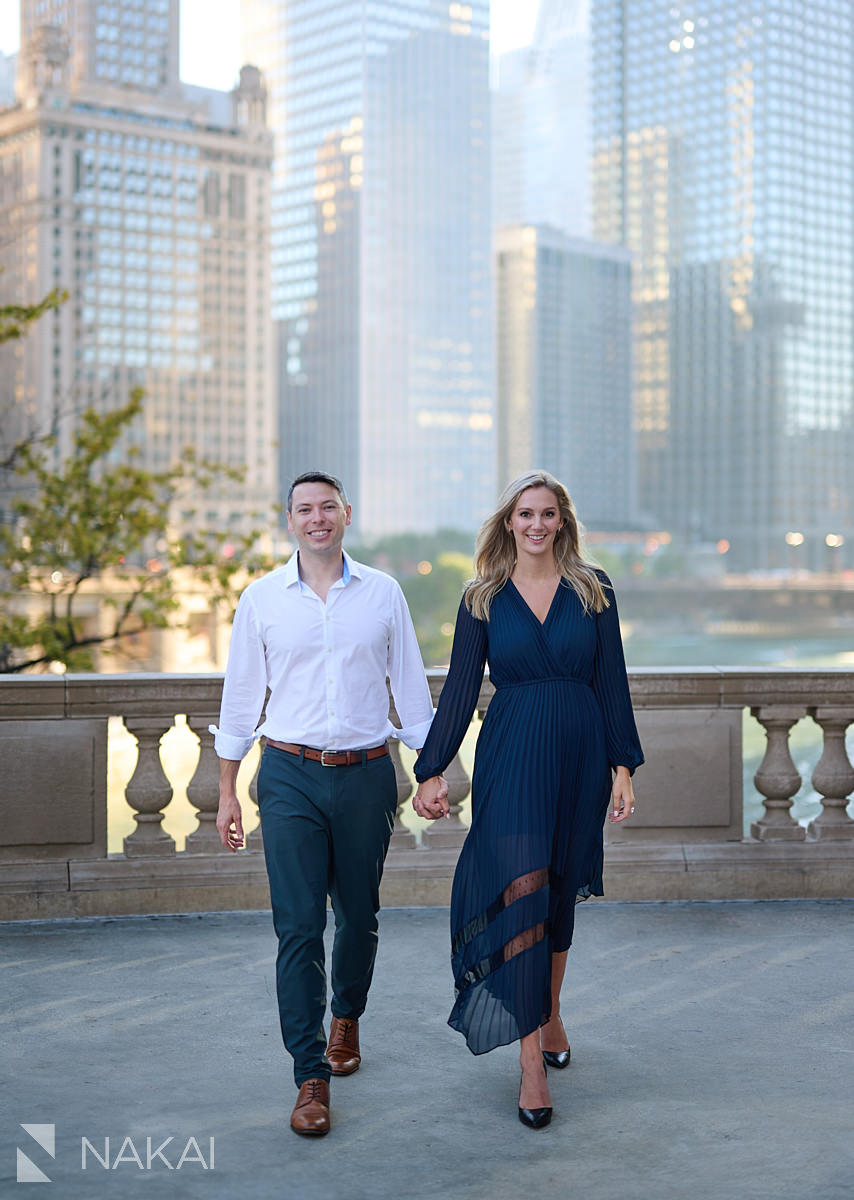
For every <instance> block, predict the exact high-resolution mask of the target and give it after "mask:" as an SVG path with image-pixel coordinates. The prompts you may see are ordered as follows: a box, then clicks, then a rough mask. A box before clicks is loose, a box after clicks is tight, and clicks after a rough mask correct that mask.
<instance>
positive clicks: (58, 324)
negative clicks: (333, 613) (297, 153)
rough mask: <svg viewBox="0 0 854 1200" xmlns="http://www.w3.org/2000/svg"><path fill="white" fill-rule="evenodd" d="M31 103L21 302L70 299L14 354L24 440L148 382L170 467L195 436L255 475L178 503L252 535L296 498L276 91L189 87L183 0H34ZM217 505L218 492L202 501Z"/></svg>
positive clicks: (9, 412)
mask: <svg viewBox="0 0 854 1200" xmlns="http://www.w3.org/2000/svg"><path fill="white" fill-rule="evenodd" d="M21 14H22V21H21V28H22V44H21V52H20V54H19V56H18V80H17V96H18V102H17V103H16V104H15V105H14V106H13V107H11V108H8V109H7V110H5V111H4V112H1V113H0V220H2V222H3V226H4V230H5V234H4V238H3V240H2V246H0V265H2V266H3V267H4V268H5V270H4V273H3V275H2V277H0V279H2V284H0V286H2V290H3V296H4V298H5V299H6V300H7V302H9V303H13V302H14V303H34V302H35V301H36V300H38V299H40V298H41V297H42V296H44V295H45V294H46V293H47V292H48V291H49V290H50V289H51V288H53V287H54V286H56V287H62V288H66V289H67V290H68V292H69V299H68V301H67V303H66V304H64V305H63V306H62V307H61V308H60V309H59V310H58V312H56V313H55V314H49V315H47V316H45V317H43V318H42V320H41V321H39V322H38V323H37V324H36V326H35V327H34V328H33V331H32V332H31V333H30V334H29V336H28V337H26V338H24V339H22V340H21V341H20V342H18V343H10V344H8V345H7V346H5V347H3V348H2V359H1V360H0V361H2V378H1V379H0V414H2V419H3V422H4V436H5V435H7V434H8V431H9V429H10V428H12V429H13V430H14V432H15V433H16V434H17V435H19V436H26V435H27V434H28V433H31V432H33V431H37V432H43V431H44V430H46V429H50V428H51V426H52V425H53V424H54V423H57V424H58V431H59V443H58V446H57V451H56V452H57V455H61V454H64V453H65V452H66V451H67V449H68V447H69V443H70V437H71V433H72V430H73V427H74V422H75V418H76V414H77V413H79V412H80V411H82V410H83V409H84V408H85V407H87V406H88V405H90V404H94V405H96V406H98V407H101V408H109V407H117V406H118V405H120V404H122V403H124V402H125V401H126V400H127V397H128V395H129V392H130V390H131V389H132V388H133V387H136V386H140V387H142V388H143V389H144V392H145V400H144V411H143V415H142V418H141V419H140V420H138V421H137V422H136V423H135V424H134V426H133V427H132V429H131V430H130V431H129V433H128V435H127V438H126V440H125V443H124V445H123V447H122V448H121V450H119V451H117V453H119V454H124V453H126V452H127V450H128V448H129V447H130V445H131V444H133V445H134V446H135V448H136V450H137V451H138V452H139V455H140V458H139V461H140V462H141V463H142V464H143V465H144V466H146V467H148V468H150V469H154V470H162V469H164V468H165V467H167V466H168V465H170V464H171V463H172V462H174V461H175V459H176V458H177V457H178V456H179V455H180V453H181V452H182V450H183V449H184V447H186V446H192V447H194V448H195V450H196V451H197V452H198V454H199V455H200V456H201V457H204V458H207V459H209V460H216V461H219V462H223V463H227V464H228V465H229V466H233V467H239V468H244V469H245V471H246V475H245V480H244V482H242V483H237V482H234V481H229V482H228V483H227V484H223V485H222V486H221V487H220V488H218V489H217V490H212V491H211V492H209V493H205V494H204V496H203V497H201V498H200V497H196V498H195V501H196V504H195V507H198V509H199V511H198V513H194V512H192V511H191V508H192V507H193V505H192V502H191V501H190V500H188V502H187V505H186V506H184V507H182V509H181V510H180V511H177V512H176V513H175V519H176V522H177V523H178V524H179V525H180V524H183V525H185V526H190V525H192V526H194V527H195V526H196V525H197V524H200V525H202V526H207V527H210V526H216V527H218V528H220V529H223V530H234V531H235V532H241V531H246V530H249V529H252V528H254V527H255V526H256V525H257V520H256V518H255V516H254V515H253V514H254V513H255V512H256V510H267V511H268V512H269V507H270V505H271V504H272V502H273V501H274V500H275V499H276V494H277V475H276V468H277V462H276V458H275V453H274V441H275V429H274V390H273V331H272V322H271V319H270V265H269V255H270V243H269V236H270V194H271V167H272V138H271V134H270V132H269V129H268V128H267V125H266V118H265V93H264V86H263V82H262V80H261V77H260V75H259V73H258V71H257V70H256V69H255V68H252V67H244V68H243V70H242V71H241V77H240V83H239V84H238V86H237V87H236V88H235V89H234V90H233V91H232V92H231V93H222V92H207V91H205V90H203V89H184V88H182V87H181V85H180V82H179V79H178V4H177V0H146V2H145V3H143V2H142V0H112V2H105V0H75V2H74V3H71V2H70V0H24V3H23V4H22V6H21ZM200 500H201V503H199V501H200Z"/></svg>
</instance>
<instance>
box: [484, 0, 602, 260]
mask: <svg viewBox="0 0 854 1200" xmlns="http://www.w3.org/2000/svg"><path fill="white" fill-rule="evenodd" d="M587 9H588V5H587V2H586V0H540V8H539V13H538V15H537V26H536V30H535V32H534V39H533V41H532V43H531V45H530V46H523V47H522V48H521V49H518V50H510V51H508V52H507V53H506V54H502V55H501V57H500V58H499V59H498V62H497V70H496V80H495V87H494V89H493V93H492V177H493V187H492V193H493V220H494V223H495V225H496V227H497V228H500V227H501V226H504V225H519V224H531V225H551V226H552V227H553V228H555V229H560V230H562V231H563V232H564V233H568V234H570V235H572V236H573V237H585V238H589V237H590V235H591V231H592V227H593V226H592V215H591V200H590V38H589V32H588V27H587Z"/></svg>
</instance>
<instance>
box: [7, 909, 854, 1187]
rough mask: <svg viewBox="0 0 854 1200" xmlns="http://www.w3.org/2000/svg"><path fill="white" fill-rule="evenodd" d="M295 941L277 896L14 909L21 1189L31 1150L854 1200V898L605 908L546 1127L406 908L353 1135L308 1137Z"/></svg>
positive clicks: (373, 1029)
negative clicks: (109, 910)
mask: <svg viewBox="0 0 854 1200" xmlns="http://www.w3.org/2000/svg"><path fill="white" fill-rule="evenodd" d="M273 951H274V940H273V933H272V928H271V923H270V918H269V915H268V914H266V913H225V914H206V915H203V916H174V917H138V918H133V917H131V918H121V919H114V920H107V919H92V920H81V921H57V922H36V923H28V924H13V925H5V926H0V979H2V982H3V988H2V996H3V1003H2V1008H0V1049H2V1074H3V1077H4V1083H3V1088H2V1097H3V1114H4V1115H3V1121H2V1138H3V1145H2V1146H1V1147H0V1194H2V1195H3V1196H4V1197H7V1196H9V1197H11V1196H17V1195H18V1193H19V1190H20V1189H19V1188H18V1186H17V1184H16V1147H17V1148H18V1149H19V1150H20V1151H23V1153H24V1154H25V1155H26V1156H27V1158H28V1159H29V1160H30V1162H31V1163H32V1164H33V1166H34V1167H36V1168H38V1169H40V1170H41V1171H42V1172H44V1173H45V1174H46V1175H47V1176H48V1178H50V1179H51V1180H53V1181H54V1182H55V1183H56V1184H57V1186H55V1187H54V1189H53V1191H52V1192H51V1191H49V1190H47V1191H46V1192H45V1194H46V1195H48V1196H50V1195H55V1196H57V1197H62V1198H63V1200H78V1198H85V1200H97V1198H98V1197H101V1196H104V1197H122V1198H123V1197H134V1196H137V1195H144V1196H146V1197H157V1198H160V1197H179V1198H183V1197H188V1198H194V1200H195V1198H196V1197H198V1198H199V1200H244V1198H245V1200H267V1198H268V1197H275V1198H276V1200H291V1198H294V1200H296V1198H300V1200H315V1198H318V1200H319V1198H325V1200H386V1198H388V1200H410V1198H412V1200H427V1198H433V1197H435V1198H437V1200H438V1198H440V1197H441V1198H443V1200H458V1198H459V1200H463V1198H465V1200H504V1198H507V1200H539V1198H540V1197H556V1198H563V1197H572V1198H573V1200H576V1198H577V1200H670V1198H672V1200H701V1198H702V1200H766V1198H767V1200H843V1197H844V1198H846V1200H850V1197H851V1196H852V1194H854V901H850V900H849V901H833V900H824V901H822V900H809V901H777V902H773V901H771V902H731V903H729V902H721V903H687V902H682V903H667V904H665V903H661V904H607V903H603V902H594V903H590V904H587V905H583V906H582V907H581V908H580V910H579V913H578V923H577V930H576V946H575V948H574V949H573V951H572V953H571V955H570V966H569V970H568V972H567V980H566V984H565V988H564V994H563V1012H564V1016H565V1020H566V1024H567V1028H568V1030H569V1034H570V1040H571V1042H572V1047H573V1061H572V1065H571V1067H570V1068H569V1070H568V1071H565V1072H563V1073H560V1072H553V1073H551V1074H550V1077H549V1079H550V1083H551V1086H552V1096H553V1101H554V1105H555V1118H554V1121H553V1123H552V1125H551V1127H550V1128H549V1129H546V1130H544V1131H538V1132H534V1131H531V1130H528V1129H524V1128H523V1127H522V1126H521V1125H520V1124H519V1122H518V1120H517V1119H516V1100H517V1086H518V1069H517V1065H516V1064H517V1057H516V1051H515V1049H514V1048H513V1047H506V1048H504V1049H501V1050H497V1051H495V1052H494V1053H493V1054H489V1055H484V1056H482V1057H480V1058H473V1057H472V1056H471V1055H470V1054H469V1053H468V1052H467V1051H466V1049H465V1047H464V1045H463V1042H462V1039H461V1038H460V1037H459V1036H458V1035H457V1034H455V1033H453V1032H452V1031H451V1030H450V1029H449V1028H448V1027H447V1025H446V1024H445V1020H446V1017H447V1013H448V1010H449V1008H450V1003H451V985H450V977H449V970H448V947H447V911H446V910H443V909H390V910H387V911H386V912H384V914H383V917H382V930H381V941H380V955H379V960H378V964H377V972H376V977H375V982H374V987H373V992H372V997H371V1005H370V1008H369V1011H368V1013H367V1014H366V1015H365V1018H364V1020H363V1023H362V1047H363V1053H364V1056H365V1059H364V1065H363V1067H362V1069H361V1070H360V1071H359V1072H358V1074H356V1075H354V1076H352V1077H351V1078H348V1079H343V1080H338V1081H335V1083H334V1087H333V1120H334V1126H333V1130H332V1133H331V1134H330V1136H329V1137H327V1138H325V1139H320V1140H318V1141H312V1140H307V1139H300V1138H298V1137H296V1136H295V1135H294V1134H293V1133H291V1131H290V1130H289V1128H288V1125H287V1118H288V1114H289V1112H290V1109H291V1106H292V1104H293V1099H294V1095H295V1092H294V1088H293V1084H292V1079H291V1071H290V1060H288V1059H286V1057H285V1055H284V1052H283V1050H282V1047H281V1043H280V1039H279V1033H278V1026H277V1019H276V1011H275V1000H274V977H273V969H272V961H273ZM22 1124H31V1125H40V1126H51V1125H53V1126H55V1139H56V1140H55V1147H54V1149H55V1157H53V1158H52V1157H51V1156H50V1153H49V1151H50V1144H49V1130H45V1129H38V1130H34V1131H33V1132H35V1133H36V1134H37V1136H38V1140H36V1139H35V1138H34V1137H33V1136H31V1135H30V1134H28V1133H27V1132H26V1131H24V1130H23V1129H22V1128H21V1125H22ZM84 1137H85V1138H88V1139H89V1142H90V1143H91V1145H92V1146H93V1147H94V1148H95V1149H96V1150H97V1151H98V1153H99V1155H100V1156H101V1157H102V1158H105V1159H106V1161H107V1162H108V1163H109V1168H105V1167H104V1166H102V1165H101V1163H100V1162H99V1161H98V1159H97V1158H95V1157H94V1155H93V1154H92V1152H91V1151H89V1150H88V1149H87V1166H86V1169H85V1170H84V1169H82V1166H81V1146H82V1139H83V1138H84ZM169 1137H171V1138H172V1139H173V1140H172V1141H171V1142H169V1143H168V1144H167V1146H166V1147H165V1149H164V1150H163V1151H162V1158H161V1157H157V1156H156V1155H154V1157H153V1159H152V1163H151V1167H150V1169H148V1167H147V1164H146V1155H147V1149H148V1147H147V1143H146V1139H147V1138H150V1139H151V1143H150V1149H151V1152H152V1154H154V1151H156V1149H157V1147H158V1146H159V1145H161V1143H162V1142H164V1140H165V1139H167V1138H169ZM105 1138H109V1155H107V1153H106V1147H105ZM126 1138H130V1139H131V1142H127V1141H125V1139H126ZM190 1138H195V1139H196V1140H195V1142H193V1143H190V1141H189V1139H190ZM211 1138H215V1143H214V1145H215V1157H214V1165H213V1169H212V1170H211V1169H210V1139H211ZM39 1141H40V1142H41V1143H42V1144H41V1145H40V1144H39ZM182 1152H185V1161H184V1162H183V1164H182V1165H181V1166H180V1168H178V1169H176V1168H177V1165H178V1161H179V1159H180V1157H181V1154H182ZM134 1155H138V1156H139V1160H140V1162H141V1163H142V1167H140V1166H139V1165H137V1163H136V1161H135V1160H134ZM200 1157H201V1158H203V1159H204V1164H205V1165H204V1166H203V1165H202V1163H201V1162H199V1161H198V1159H199V1158H200ZM117 1158H120V1159H121V1160H122V1161H119V1162H115V1160H116V1159H117ZM164 1160H165V1161H164ZM167 1162H169V1163H171V1166H172V1169H171V1170H170V1169H169V1167H168V1166H167V1165H166V1163H167ZM206 1168H207V1169H206ZM23 1169H24V1171H25V1173H26V1172H27V1171H29V1170H30V1168H29V1167H28V1166H27V1165H26V1163H24V1164H23ZM21 1194H22V1195H27V1194H29V1193H28V1192H26V1191H24V1192H21ZM37 1194H39V1193H37Z"/></svg>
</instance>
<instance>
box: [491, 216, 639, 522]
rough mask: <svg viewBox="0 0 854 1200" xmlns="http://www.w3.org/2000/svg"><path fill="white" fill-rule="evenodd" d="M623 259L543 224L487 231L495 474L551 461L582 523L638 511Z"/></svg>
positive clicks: (548, 465) (619, 251)
mask: <svg viewBox="0 0 854 1200" xmlns="http://www.w3.org/2000/svg"><path fill="white" fill-rule="evenodd" d="M629 260H630V255H629V252H628V251H627V250H624V249H623V248H622V247H619V246H603V245H601V244H600V243H598V242H588V241H583V240H581V239H580V238H568V237H566V236H565V235H563V234H562V233H560V232H559V231H558V230H555V229H550V228H549V227H548V226H542V225H540V226H534V225H525V226H516V227H507V228H505V229H500V230H499V231H498V233H497V235H496V261H497V268H498V270H497V280H496V293H497V296H496V298H497V305H496V308H497V327H498V328H497V332H498V337H497V343H498V473H499V478H500V479H508V480H509V479H513V478H515V477H516V476H517V475H521V474H522V472H523V471H528V470H530V469H531V467H532V466H537V467H543V468H545V470H547V471H551V472H552V473H553V474H554V475H556V476H557V477H558V479H561V480H563V482H564V483H565V484H566V485H567V487H568V488H569V491H570V494H571V495H572V498H573V501H574V502H575V505H576V508H577V509H578V513H579V516H580V518H581V520H582V521H583V522H584V524H585V525H586V526H587V527H588V528H590V529H612V530H613V529H627V528H630V527H631V525H632V523H633V521H634V519H635V513H636V496H635V486H634V485H635V470H634V467H635V458H634V437H633V433H632V412H631V376H632V365H631V325H632V313H631V284H630V262H629Z"/></svg>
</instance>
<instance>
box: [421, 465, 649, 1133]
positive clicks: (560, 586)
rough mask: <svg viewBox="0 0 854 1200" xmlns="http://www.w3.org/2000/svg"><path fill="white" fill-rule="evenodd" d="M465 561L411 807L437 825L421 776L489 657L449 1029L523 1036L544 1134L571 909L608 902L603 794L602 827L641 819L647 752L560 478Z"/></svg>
mask: <svg viewBox="0 0 854 1200" xmlns="http://www.w3.org/2000/svg"><path fill="white" fill-rule="evenodd" d="M475 568H476V576H475V579H474V580H473V582H472V583H471V584H470V585H469V586H468V588H467V590H466V593H465V595H464V597H463V600H462V602H461V604H460V609H459V614H458V616H457V626H456V632H455V634H454V645H453V651H452V653H451V663H450V667H449V669H448V677H447V680H446V682H445V686H444V688H443V690H442V696H441V699H440V701H439V707H438V711H437V714H436V717H435V718H434V720H433V725H432V727H431V729H430V732H429V734H428V736H427V740H426V741H425V744H424V747H423V749H422V751H421V754H420V755H419V757H418V761H417V762H416V764H415V776H416V778H417V779H418V781H419V788H418V791H417V792H416V794H415V797H414V799H413V805H414V807H415V811H416V812H417V813H419V815H422V816H425V817H428V818H431V819H435V818H436V817H439V816H442V815H443V814H444V813H445V812H446V811H447V807H448V805H447V800H445V799H439V798H438V797H437V796H436V794H435V792H436V785H435V784H429V785H427V786H424V781H427V780H429V779H430V778H431V777H432V776H437V775H440V774H441V772H442V771H443V770H444V769H445V767H446V766H447V765H448V763H449V762H450V761H451V759H452V758H453V757H454V755H455V754H456V753H457V750H458V749H459V747H460V743H461V742H462V739H463V736H464V734H465V731H466V729H467V728H468V725H469V722H470V721H471V717H472V713H473V712H474V708H475V704H476V703H477V697H478V693H479V691H480V686H481V680H482V678H483V669H484V665H485V663H486V662H487V660H488V662H489V669H490V678H491V680H492V683H493V684H494V685H495V689H496V690H495V696H494V697H493V699H492V701H491V703H490V705H489V708H488V710H487V713H486V717H485V719H484V722H483V727H482V729H481V732H480V736H479V738H478V743H477V751H476V754H475V763H474V772H473V778H472V822H471V829H470V831H469V834H468V837H467V838H466V841H465V844H464V846H463V848H462V851H461V854H460V858H459V862H458V864H457V870H456V874H455V877H454V886H453V893H452V897H451V939H452V944H451V954H452V965H453V971H454V979H455V984H456V1002H455V1004H454V1008H453V1011H452V1013H451V1016H450V1018H449V1024H450V1025H451V1026H452V1027H453V1028H454V1029H457V1030H459V1032H460V1033H462V1034H463V1035H464V1036H465V1038H466V1042H467V1044H468V1046H469V1049H470V1050H471V1051H472V1052H473V1053H474V1054H482V1053H484V1052H485V1051H488V1050H492V1049H494V1048H495V1047H496V1046H501V1045H506V1044H507V1043H508V1042H512V1041H516V1040H519V1041H520V1043H521V1047H520V1064H521V1067H522V1080H521V1086H520V1092H519V1119H520V1120H521V1121H522V1123H523V1124H525V1125H528V1126H531V1127H532V1128H541V1127H543V1126H544V1125H547V1124H548V1123H549V1121H550V1120H551V1114H552V1108H551V1098H550V1095H549V1089H548V1083H547V1082H546V1075H545V1065H546V1063H548V1064H549V1065H552V1066H555V1067H564V1066H566V1065H567V1064H568V1062H569V1054H570V1051H569V1044H568V1042H567V1038H566V1033H565V1032H564V1028H563V1025H562V1023H561V1019H560V987H561V983H562V980H563V974H564V969H565V967H566V955H567V951H568V949H569V945H570V942H571V941H572V930H573V922H574V917H575V902H576V899H577V898H578V899H586V898H587V897H588V896H590V895H597V896H601V895H602V826H603V823H604V820H605V814H606V811H607V808H608V801H609V797H610V798H611V801H612V811H611V820H612V821H614V822H618V821H624V820H626V818H627V817H629V816H630V815H631V814H632V813H633V812H634V795H633V791H632V781H631V774H632V772H633V771H634V769H635V767H637V766H639V765H640V764H641V763H642V762H643V754H642V752H641V748H640V743H639V741H638V735H637V729H636V728H635V721H634V717H633V715H632V706H631V700H630V698H629V687H628V680H627V678H626V667H625V660H624V658H623V648H622V643H621V641H620V627H619V622H618V619H617V608H616V604H615V602H614V596H613V590H612V587H611V583H610V580H609V579H608V577H607V575H606V574H605V573H604V571H601V570H598V569H596V568H594V567H593V566H592V565H591V564H590V563H588V562H586V561H585V560H584V558H583V557H582V555H581V552H580V548H579V528H578V521H577V519H576V516H575V510H574V508H573V505H572V501H571V500H570V498H569V495H568V493H567V491H566V488H565V487H564V486H563V484H561V483H559V482H558V480H557V479H555V478H554V477H553V476H552V475H549V474H548V473H546V472H544V471H532V472H529V473H528V474H526V475H522V476H520V477H519V478H518V479H516V480H514V481H513V482H512V483H511V484H510V485H509V486H508V487H507V489H506V490H505V492H504V494H503V496H502V497H501V499H500V501H499V506H498V509H497V511H496V512H495V513H494V514H493V515H492V516H491V517H490V518H489V519H488V520H487V521H486V522H485V523H484V525H483V527H482V528H481V530H480V533H479V534H478V539H477V545H476V549H475ZM612 770H613V771H614V779H613V785H612V782H611V772H612Z"/></svg>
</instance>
